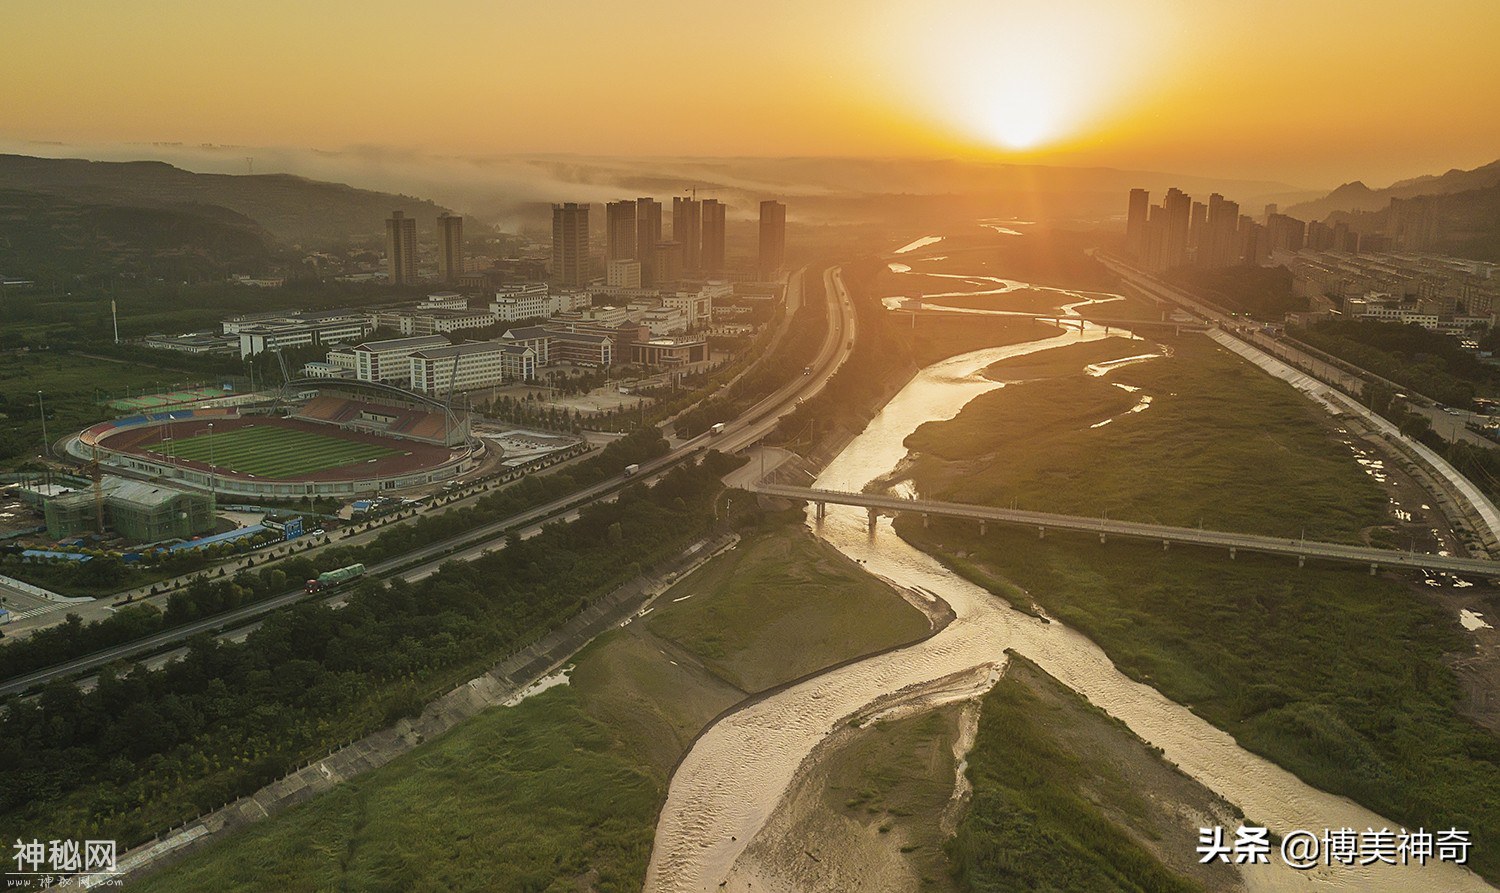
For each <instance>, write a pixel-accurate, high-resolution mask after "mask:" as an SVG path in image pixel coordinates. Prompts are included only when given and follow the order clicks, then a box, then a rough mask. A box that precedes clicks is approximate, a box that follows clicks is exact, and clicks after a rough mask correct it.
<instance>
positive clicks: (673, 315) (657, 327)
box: [640, 307, 688, 335]
mask: <svg viewBox="0 0 1500 893" xmlns="http://www.w3.org/2000/svg"><path fill="white" fill-rule="evenodd" d="M640 323H641V325H643V326H645V327H647V328H648V329H650V330H651V334H652V335H676V334H679V333H681V332H686V331H687V330H688V318H687V314H686V313H683V312H682V308H681V307H655V308H653V309H651V310H647V311H646V312H644V313H642V314H641V317H640Z"/></svg>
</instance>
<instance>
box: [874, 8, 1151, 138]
mask: <svg viewBox="0 0 1500 893" xmlns="http://www.w3.org/2000/svg"><path fill="white" fill-rule="evenodd" d="M1139 22H1140V20H1139V18H1131V17H1127V16H1124V15H1120V14H1118V13H1117V12H1113V11H1111V10H1110V9H1107V8H1101V7H1100V6H1099V5H1098V4H1094V3H1082V2H1078V0H1061V2H1054V3H1042V2H1022V3H1007V4H1003V5H1000V4H990V3H979V2H974V0H944V2H940V3H937V4H936V5H935V6H930V7H925V8H922V9H920V10H919V9H915V8H913V7H911V6H907V5H902V6H901V7H899V11H898V9H897V8H893V9H892V12H891V14H890V16H889V18H888V19H887V20H886V21H885V22H884V23H883V26H882V31H883V34H882V35H881V39H882V40H883V41H886V42H888V43H889V44H890V52H891V53H892V54H893V55H897V56H902V57H904V58H909V59H911V60H912V61H913V62H914V63H916V64H915V65H914V66H911V67H909V68H905V67H904V68H903V70H902V84H901V86H900V88H899V89H902V90H903V91H904V92H906V93H908V94H910V95H911V98H912V100H913V101H914V104H915V105H917V106H919V107H921V108H924V109H926V110H928V113H929V114H930V115H931V117H932V118H933V119H934V121H933V124H934V125H936V126H938V127H942V128H945V129H948V130H952V131H954V132H956V133H959V134H963V135H965V136H966V137H967V138H968V139H969V140H971V141H973V142H976V143H978V144H980V145H987V146H991V147H996V148H1002V149H1006V150H1011V151H1028V150H1035V149H1041V148H1045V147H1047V146H1049V145H1051V144H1054V143H1058V142H1061V141H1066V140H1068V139H1069V138H1073V137H1076V136H1078V135H1079V134H1080V133H1081V132H1083V131H1085V130H1088V129H1091V128H1095V127H1097V126H1098V125H1099V123H1100V121H1101V119H1103V118H1106V117H1108V116H1109V113H1110V111H1111V106H1112V104H1113V103H1115V102H1117V101H1118V100H1119V99H1121V98H1122V97H1123V96H1124V95H1125V93H1126V92H1127V91H1129V90H1130V89H1132V88H1135V87H1138V86H1139V83H1140V81H1141V80H1142V79H1143V75H1144V73H1145V71H1144V69H1145V68H1146V66H1145V64H1144V62H1143V60H1142V59H1141V58H1140V57H1138V56H1137V57H1135V58H1132V57H1130V56H1129V55H1128V54H1127V52H1126V49H1127V48H1128V47H1129V45H1130V44H1131V43H1132V42H1133V40H1134V38H1135V37H1136V35H1137V32H1139V31H1140V30H1141V26H1140V24H1139Z"/></svg>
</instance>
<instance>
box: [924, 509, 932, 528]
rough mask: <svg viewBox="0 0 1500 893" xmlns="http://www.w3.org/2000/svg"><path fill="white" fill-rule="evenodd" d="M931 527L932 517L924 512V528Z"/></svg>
mask: <svg viewBox="0 0 1500 893" xmlns="http://www.w3.org/2000/svg"><path fill="white" fill-rule="evenodd" d="M931 526H932V516H931V515H929V514H927V513H926V512H923V513H922V527H924V528H927V527H931Z"/></svg>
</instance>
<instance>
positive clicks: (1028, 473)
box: [906, 336, 1392, 542]
mask: <svg viewBox="0 0 1500 893" xmlns="http://www.w3.org/2000/svg"><path fill="white" fill-rule="evenodd" d="M1102 343H1105V344H1108V343H1109V342H1107V341H1106V342H1102ZM1116 346H1120V345H1116ZM1149 346H1150V345H1149V344H1147V343H1142V342H1132V345H1131V346H1130V349H1129V350H1126V351H1125V352H1124V353H1122V354H1121V355H1122V356H1123V355H1128V354H1135V353H1142V352H1146V350H1147V349H1148V348H1149ZM1166 346H1167V348H1168V349H1169V350H1170V352H1171V356H1166V357H1162V358H1160V359H1155V360H1151V361H1149V362H1145V363H1140V364H1137V365H1132V366H1125V367H1122V368H1120V369H1117V370H1115V371H1113V372H1111V373H1110V374H1109V375H1108V376H1106V377H1104V378H1094V377H1090V376H1087V375H1084V374H1083V372H1082V366H1083V363H1084V362H1088V361H1092V358H1089V359H1085V358H1084V357H1081V356H1076V352H1075V358H1077V359H1079V360H1080V362H1079V363H1078V365H1077V366H1076V367H1075V368H1076V369H1077V372H1075V373H1073V374H1071V375H1067V376H1063V377H1057V378H1049V379H1042V380H1036V381H1028V382H1024V383H1020V384H1013V385H1010V386H1007V387H1005V388H1002V389H1000V390H996V391H991V392H990V393H987V394H984V395H982V396H980V397H978V398H977V399H975V400H974V401H972V402H971V403H969V405H968V406H966V407H964V409H963V411H962V412H960V413H959V415H958V416H957V417H956V418H955V419H953V420H951V421H947V422H940V423H929V424H927V425H923V426H922V427H921V428H919V429H917V431H916V432H915V433H914V434H912V435H911V436H910V437H909V438H907V441H906V445H907V447H908V448H909V449H911V450H913V451H914V452H915V453H917V454H918V457H917V461H916V463H915V466H914V471H915V474H916V477H917V480H918V482H919V484H920V488H921V490H922V492H923V493H927V494H931V495H932V496H934V497H936V498H940V499H954V500H956V501H961V502H973V503H980V504H986V505H1004V506H1008V505H1012V504H1014V505H1016V506H1018V507H1020V508H1024V509H1035V510H1040V511H1051V512H1062V513H1065V514H1077V515H1092V516H1097V517H1109V518H1120V519H1128V520H1133V521H1147V522H1153V523H1160V524H1173V525H1178V526H1184V527H1196V526H1199V525H1200V524H1201V525H1203V526H1205V527H1208V528H1213V529H1219V530H1240V531H1245V532H1251V533H1262V534H1267V535H1272V536H1286V537H1298V536H1302V535H1303V534H1304V533H1305V535H1306V536H1307V537H1308V538H1309V539H1323V540H1337V541H1341V542H1364V536H1365V534H1366V532H1367V531H1369V530H1370V528H1372V527H1376V526H1380V525H1383V524H1389V523H1392V522H1391V520H1390V518H1389V516H1388V511H1387V500H1386V497H1385V495H1384V494H1383V493H1382V492H1381V490H1380V489H1379V487H1378V486H1377V485H1376V484H1375V483H1374V482H1373V481H1371V480H1370V478H1369V476H1368V475H1366V474H1364V472H1363V471H1361V469H1360V467H1359V466H1358V465H1357V464H1355V463H1354V462H1353V461H1352V458H1351V456H1350V453H1349V450H1348V448H1346V447H1344V446H1342V445H1340V444H1339V443H1338V442H1336V441H1335V440H1334V439H1333V438H1332V437H1331V436H1330V431H1329V429H1328V427H1327V425H1326V422H1325V421H1324V420H1323V419H1321V418H1320V417H1319V416H1318V415H1317V413H1318V412H1319V410H1318V409H1317V407H1315V406H1313V404H1312V403H1310V402H1309V401H1307V400H1306V399H1305V398H1303V397H1302V396H1301V395H1300V394H1298V393H1297V392H1296V391H1295V390H1293V389H1292V388H1291V386H1290V385H1287V384H1286V383H1284V382H1282V381H1279V380H1277V379H1274V378H1272V377H1270V376H1268V375H1266V374H1264V373H1262V372H1260V371H1259V370H1257V369H1255V368H1254V367H1252V366H1250V365H1249V364H1247V363H1245V362H1244V361H1242V360H1240V359H1239V358H1238V357H1236V356H1234V355H1233V354H1230V353H1229V352H1228V351H1225V350H1224V349H1222V348H1220V347H1219V346H1218V345H1217V344H1215V343H1213V342H1212V341H1210V340H1209V339H1207V338H1204V337H1202V336H1187V337H1184V338H1180V339H1173V340H1171V341H1169V342H1167V344H1166ZM1046 356H1047V354H1046V353H1043V354H1040V355H1038V356H1037V357H1035V358H1033V359H1032V360H1031V365H1034V366H1037V367H1039V368H1045V367H1046V366H1047V365H1048V364H1047V361H1046V360H1045V357H1046ZM997 371H999V370H997ZM1053 371H1055V370H1053ZM1117 384H1118V385H1127V386H1129V387H1133V388H1139V389H1140V390H1139V391H1134V392H1132V391H1126V390H1124V389H1122V388H1120V387H1116V386H1115V385H1117ZM1142 396H1150V397H1151V398H1152V402H1151V405H1150V407H1149V408H1147V409H1146V410H1145V411H1143V412H1129V411H1128V410H1130V408H1131V407H1133V406H1134V405H1136V403H1137V401H1138V400H1139V399H1140V397H1142ZM1110 419H1112V421H1109V422H1108V423H1107V424H1103V425H1102V426H1101V427H1092V426H1095V425H1099V424H1100V423H1104V422H1105V421H1106V420H1110Z"/></svg>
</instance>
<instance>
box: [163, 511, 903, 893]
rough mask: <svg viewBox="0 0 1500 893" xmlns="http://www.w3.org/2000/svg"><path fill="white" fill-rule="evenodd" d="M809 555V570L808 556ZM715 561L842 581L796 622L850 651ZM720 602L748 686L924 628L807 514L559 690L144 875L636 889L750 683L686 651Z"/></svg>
mask: <svg viewBox="0 0 1500 893" xmlns="http://www.w3.org/2000/svg"><path fill="white" fill-rule="evenodd" d="M809 561H810V562H811V564H812V565H813V567H810V568H803V567H801V565H802V564H803V563H804V562H809ZM841 561H842V564H840V563H839V562H841ZM725 566H728V567H732V568H734V569H735V574H736V575H739V574H744V575H761V576H762V577H763V578H770V576H774V573H776V572H788V573H794V574H796V573H806V574H809V575H815V576H817V577H818V578H819V579H823V580H825V581H826V582H827V583H828V584H829V585H831V586H834V587H835V588H837V589H838V590H840V591H841V592H842V593H843V597H840V598H834V599H824V600H815V601H812V602H811V603H810V605H809V608H808V609H807V610H806V611H804V612H803V614H802V615H801V616H802V620H803V622H804V624H806V625H808V626H816V627H820V628H823V629H825V630H839V631H840V636H839V638H838V641H839V642H842V643H843V649H842V650H835V651H830V653H829V654H826V655H824V654H818V653H810V654H803V655H799V656H798V660H797V661H796V662H789V661H788V660H787V659H786V658H787V652H786V650H785V649H786V648H787V647H788V645H789V643H790V642H792V641H799V642H800V641H804V640H803V639H788V637H787V631H786V630H784V629H782V628H780V627H778V626H777V625H776V624H775V622H774V621H775V618H774V616H773V612H772V611H770V610H766V609H762V610H759V611H756V610H754V609H753V608H754V605H755V604H756V603H757V602H760V603H762V604H764V601H763V600H764V599H765V598H768V597H770V596H771V593H768V592H766V591H765V590H761V589H755V588H752V587H729V586H725V585H724V583H725V580H726V577H725V575H724V572H723V568H724V567H725ZM675 599H686V600H685V601H675ZM721 599H722V600H723V601H725V602H726V604H725V605H718V604H716V603H717V602H718V601H720V600H721ZM721 609H722V610H723V611H726V612H727V613H728V614H729V615H732V616H735V617H737V618H739V619H740V621H741V622H742V623H744V624H745V626H746V628H745V629H743V630H741V631H739V633H738V636H737V638H736V640H735V642H736V644H737V645H738V646H739V647H737V648H735V649H734V655H735V656H734V659H733V660H732V661H730V662H729V663H727V664H726V665H732V666H734V667H735V668H736V669H735V671H734V672H735V674H736V678H740V679H751V680H756V684H761V683H764V684H769V685H774V684H777V683H779V682H784V681H787V680H789V679H791V678H793V676H794V675H795V674H797V673H799V672H802V671H804V668H805V669H814V668H817V667H818V666H819V665H820V664H821V665H825V666H826V665H828V664H831V663H833V662H834V661H835V660H837V659H840V658H842V657H846V656H848V655H849V651H850V649H855V650H857V651H866V652H868V651H874V650H877V649H880V648H884V647H888V646H890V645H893V644H897V643H898V642H902V641H907V640H910V639H912V638H915V637H916V636H919V635H921V634H922V633H924V632H925V631H926V630H927V622H926V618H925V617H923V616H922V615H921V614H920V613H919V612H918V611H917V610H916V609H914V608H912V607H911V606H910V605H908V604H907V603H906V602H905V601H903V600H902V599H901V598H900V597H899V596H897V595H896V594H894V593H893V592H892V591H891V590H890V589H889V587H887V586H885V585H884V584H882V583H880V582H879V581H877V580H875V579H874V578H872V577H869V576H866V575H864V574H863V573H862V572H861V571H860V570H859V569H858V568H857V567H856V566H855V565H853V564H852V563H849V562H847V561H843V560H842V559H841V558H840V557H839V556H838V555H837V553H834V552H833V550H832V549H831V548H830V547H828V546H825V545H822V544H819V543H816V542H814V541H813V540H812V539H811V537H810V536H809V535H808V534H807V533H806V531H805V530H803V529H802V528H801V527H800V525H796V526H784V527H781V528H779V529H777V530H775V531H770V532H765V533H761V534H758V535H750V536H747V537H746V540H745V541H744V542H743V543H742V544H741V546H740V547H739V548H738V549H736V550H734V551H732V552H730V553H729V554H728V555H727V556H723V557H720V558H717V559H715V560H714V561H713V562H711V563H710V564H709V565H708V566H707V567H706V568H704V569H703V570H700V571H699V572H698V573H695V574H693V575H691V576H689V577H687V578H686V579H685V580H683V581H682V582H680V583H679V584H678V585H677V586H676V587H674V588H673V589H671V590H670V591H668V592H667V593H666V594H664V595H663V596H662V597H661V598H660V599H659V600H658V601H657V607H656V610H655V611H653V612H652V614H650V615H648V616H650V617H651V618H653V619H654V620H655V621H656V623H655V624H650V625H648V624H642V623H641V622H639V621H637V622H636V623H632V624H631V625H629V626H627V627H625V628H623V629H617V630H613V631H611V632H610V633H608V634H606V635H605V636H603V637H601V638H600V639H599V640H597V641H595V642H594V643H593V644H592V645H591V646H589V647H588V648H587V649H585V650H584V651H583V652H582V653H581V654H580V655H579V656H578V658H577V660H576V664H575V669H574V671H573V673H572V675H571V677H570V680H571V681H570V684H569V685H567V686H559V687H556V688H552V689H549V690H547V691H545V692H543V693H541V694H539V695H536V696H534V697H532V698H530V699H528V700H526V701H524V702H522V703H521V704H520V705H519V706H517V707H514V708H497V709H493V710H489V711H486V712H485V713H483V714H481V715H479V716H477V717H475V718H474V719H472V720H469V721H468V722H466V723H464V724H463V725H461V726H460V727H459V728H457V729H455V730H454V731H453V732H451V733H449V734H448V735H445V736H443V737H442V738H439V739H437V740H435V741H432V742H429V743H427V744H425V745H423V746H421V747H419V748H418V749H416V750H415V751H412V752H410V753H408V754H405V755H403V756H401V757H399V758H397V759H396V760H393V761H392V762H391V763H389V764H387V765H386V766H383V767H381V768H380V769H377V770H375V771H373V772H370V773H367V774H365V775H363V776H360V777H359V778H357V779H355V780H353V781H351V782H349V783H348V784H344V785H340V786H339V787H337V788H336V789H334V790H333V791H332V792H330V793H328V794H325V795H323V796H320V797H318V798H316V799H314V800H312V801H310V802H308V803H305V804H302V805H300V806H297V807H295V808H293V809H290V810H288V811H287V812H285V813H282V814H280V815H278V816H275V817H273V818H271V819H269V820H267V821H264V822H260V823H258V824H256V825H254V826H252V827H250V828H249V829H247V830H245V831H243V832H240V833H238V834H235V835H233V836H230V837H226V838H225V839H224V840H222V841H221V842H219V843H218V844H217V845H215V846H213V847H211V848H209V849H207V850H204V851H202V852H200V853H197V854H194V855H192V856H190V857H188V858H187V859H185V860H184V861H183V862H181V863H178V864H176V865H174V866H172V867H170V868H168V869H167V870H165V871H163V872H162V873H160V874H157V875H154V876H152V877H149V878H146V879H145V880H144V881H142V882H141V883H140V884H138V885H137V886H138V887H139V888H140V889H142V890H149V891H189V890H205V889H212V890H244V891H249V890H266V891H272V890H274V891H278V893H280V891H313V890H372V891H383V890H390V891H398V890H399V891H408V890H413V891H428V890H430V891H439V890H443V891H446V890H494V891H517V893H520V891H526V893H539V891H546V893H564V891H576V890H580V889H583V890H597V891H601V893H605V891H608V893H623V891H638V890H640V887H641V883H642V881H643V880H644V876H645V868H646V862H647V859H648V858H649V856H650V851H651V840H652V835H653V832H654V829H655V825H656V818H657V813H658V811H659V810H660V808H661V804H662V803H663V802H664V800H665V797H666V788H667V782H668V780H669V778H670V773H671V770H672V768H673V767H674V766H675V765H676V762H677V760H678V758H679V757H680V756H681V754H682V753H683V752H684V751H685V749H686V747H687V745H688V743H689V742H690V741H691V740H692V738H693V737H694V736H695V735H696V734H697V732H698V730H699V729H700V728H702V727H703V726H704V725H705V724H706V723H707V722H709V721H710V720H711V719H712V718H713V717H714V716H716V715H718V714H719V713H720V712H721V711H723V710H724V709H725V708H727V707H729V706H731V705H733V704H734V703H736V702H737V701H739V700H741V699H743V698H744V697H745V696H746V694H747V692H746V691H745V690H744V689H742V688H740V687H738V686H737V685H735V684H732V683H731V682H729V681H727V680H726V679H725V678H722V677H720V676H718V675H716V674H715V673H714V672H712V671H711V670H710V669H709V668H708V667H707V666H705V665H702V664H699V663H697V662H696V661H694V660H693V659H692V657H691V653H692V652H695V651H701V650H703V644H702V643H701V642H699V641H697V639H696V638H695V636H696V635H698V634H700V633H701V632H702V631H703V630H704V628H703V627H701V626H699V625H698V624H697V622H696V621H695V620H691V619H685V620H682V621H679V619H678V618H677V617H676V616H675V615H677V614H678V613H679V612H681V613H686V614H689V615H695V616H696V615H701V614H703V613H705V612H715V613H716V612H718V611H719V610H721ZM652 626H659V627H661V628H663V629H665V630H670V631H671V632H672V634H673V635H681V636H682V638H681V639H678V640H672V639H668V638H666V637H664V636H663V635H660V634H658V633H657V632H656V631H655V630H654V629H652V628H651V627H652ZM892 631H897V632H898V634H897V635H893V632H892ZM747 684H748V683H747Z"/></svg>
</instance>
